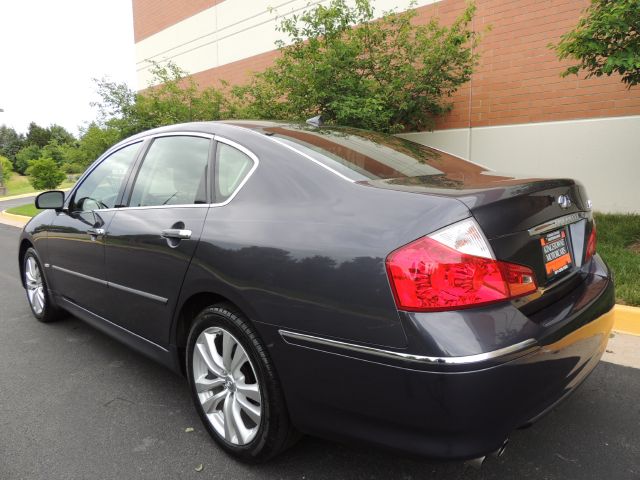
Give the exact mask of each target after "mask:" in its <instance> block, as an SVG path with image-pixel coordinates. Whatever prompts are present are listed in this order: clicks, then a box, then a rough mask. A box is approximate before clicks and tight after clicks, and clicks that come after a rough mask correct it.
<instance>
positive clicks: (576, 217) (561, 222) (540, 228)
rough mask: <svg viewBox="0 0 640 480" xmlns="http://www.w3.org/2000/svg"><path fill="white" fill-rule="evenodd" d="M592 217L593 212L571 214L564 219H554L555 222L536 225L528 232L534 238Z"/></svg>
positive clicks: (563, 217)
mask: <svg viewBox="0 0 640 480" xmlns="http://www.w3.org/2000/svg"><path fill="white" fill-rule="evenodd" d="M591 216H592V214H591V212H575V213H570V214H569V215H564V216H562V217H558V218H554V219H553V220H549V221H548V222H544V223H542V224H540V225H536V226H535V227H533V228H530V229H529V230H528V232H529V235H530V236H532V237H534V236H536V235H540V234H542V233H547V232H550V231H552V230H556V229H558V228H560V227H564V226H566V225H570V224H572V223H576V222H579V221H580V220H582V219H589V218H591Z"/></svg>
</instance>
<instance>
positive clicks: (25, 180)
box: [0, 173, 75, 199]
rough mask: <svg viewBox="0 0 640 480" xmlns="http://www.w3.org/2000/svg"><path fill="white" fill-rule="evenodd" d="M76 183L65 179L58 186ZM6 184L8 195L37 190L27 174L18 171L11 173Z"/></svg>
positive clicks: (70, 185)
mask: <svg viewBox="0 0 640 480" xmlns="http://www.w3.org/2000/svg"><path fill="white" fill-rule="evenodd" d="M74 183H75V182H67V181H64V182H62V185H60V186H59V187H58V188H69V187H72V186H73V184H74ZM5 186H6V187H7V195H6V196H7V197H10V196H12V195H22V194H23V193H32V192H35V190H34V188H33V187H32V186H31V184H30V183H29V177H27V176H26V175H18V174H17V173H14V174H13V175H11V178H10V179H9V180H8V181H7V182H5ZM1 198H2V197H0V199H1Z"/></svg>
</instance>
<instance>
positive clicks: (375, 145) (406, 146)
mask: <svg viewBox="0 0 640 480" xmlns="http://www.w3.org/2000/svg"><path fill="white" fill-rule="evenodd" d="M264 131H265V132H268V133H269V134H272V137H273V138H276V139H278V140H280V141H282V142H283V143H286V144H288V145H291V146H294V147H295V148H296V149H297V150H300V151H302V152H303V153H305V154H307V155H309V156H310V157H312V158H313V159H314V160H317V161H319V162H321V163H323V164H324V165H326V166H328V167H331V168H332V169H334V170H336V171H337V172H339V173H341V174H342V175H344V176H346V177H348V178H350V179H352V180H355V181H360V180H376V179H388V178H403V177H421V176H427V175H442V174H443V173H445V172H444V169H443V167H446V165H444V164H443V160H446V159H448V158H449V157H451V158H456V157H452V156H450V155H446V154H444V153H442V152H438V151H437V150H433V149H431V148H428V147H425V146H423V145H419V144H417V143H415V142H411V141H409V140H405V139H402V138H399V137H396V136H393V135H386V134H382V133H376V132H369V131H366V130H357V129H349V128H329V127H324V128H320V129H318V128H307V127H305V126H292V125H286V126H276V127H268V128H264ZM456 160H457V161H458V162H459V161H462V162H464V161H463V160H461V159H457V158H456ZM465 163H466V162H465Z"/></svg>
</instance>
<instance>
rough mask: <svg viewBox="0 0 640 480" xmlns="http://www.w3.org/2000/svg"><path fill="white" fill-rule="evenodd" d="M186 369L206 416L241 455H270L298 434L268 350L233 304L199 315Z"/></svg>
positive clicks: (221, 440) (220, 439) (219, 438)
mask: <svg viewBox="0 0 640 480" xmlns="http://www.w3.org/2000/svg"><path fill="white" fill-rule="evenodd" d="M187 375H188V378H189V384H190V387H191V394H192V397H193V400H194V403H195V406H196V409H197V410H198V413H199V415H200V418H201V419H202V422H203V423H204V425H205V427H206V428H207V430H208V431H209V433H210V434H211V436H212V437H213V439H214V440H215V441H216V442H217V443H218V444H219V445H220V446H221V447H222V448H223V449H224V450H226V451H227V452H229V453H230V454H232V455H233V456H235V457H236V458H238V459H240V460H243V461H245V462H252V463H255V462H261V461H265V460H268V459H270V458H272V457H273V456H275V455H277V454H278V453H280V452H282V451H283V450H285V449H286V448H287V447H288V446H289V445H291V444H292V443H293V441H294V440H295V439H296V438H297V435H296V433H295V431H294V429H293V428H292V426H291V423H290V421H289V415H288V413H287V409H286V406H285V403H284V397H283V395H282V391H281V388H280V383H279V381H278V379H277V377H276V374H275V370H274V368H273V365H272V364H271V361H270V359H269V357H268V355H267V351H266V349H265V347H264V346H263V344H262V342H261V341H260V339H259V338H258V336H257V334H256V333H255V331H254V330H253V328H252V327H251V326H250V325H249V323H248V322H247V320H246V318H244V316H243V315H241V314H240V313H239V312H237V311H236V310H235V309H233V307H231V306H229V305H226V304H219V305H215V306H212V307H209V308H206V309H205V310H203V311H202V312H201V313H200V314H199V315H198V316H197V317H196V319H195V321H194V323H193V327H192V328H191V331H190V333H189V338H188V341H187Z"/></svg>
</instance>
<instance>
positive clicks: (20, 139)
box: [0, 125, 24, 162]
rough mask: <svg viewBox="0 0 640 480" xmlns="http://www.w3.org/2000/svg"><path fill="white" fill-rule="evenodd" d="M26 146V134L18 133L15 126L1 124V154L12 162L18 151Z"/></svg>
mask: <svg viewBox="0 0 640 480" xmlns="http://www.w3.org/2000/svg"><path fill="white" fill-rule="evenodd" d="M23 146H24V135H22V134H19V133H17V132H16V131H15V130H14V129H13V128H11V127H7V126H6V125H0V155H3V156H5V157H7V158H8V159H9V160H11V161H12V162H13V161H14V160H15V158H16V153H18V152H19V151H20V149H21V148H22V147H23Z"/></svg>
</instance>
